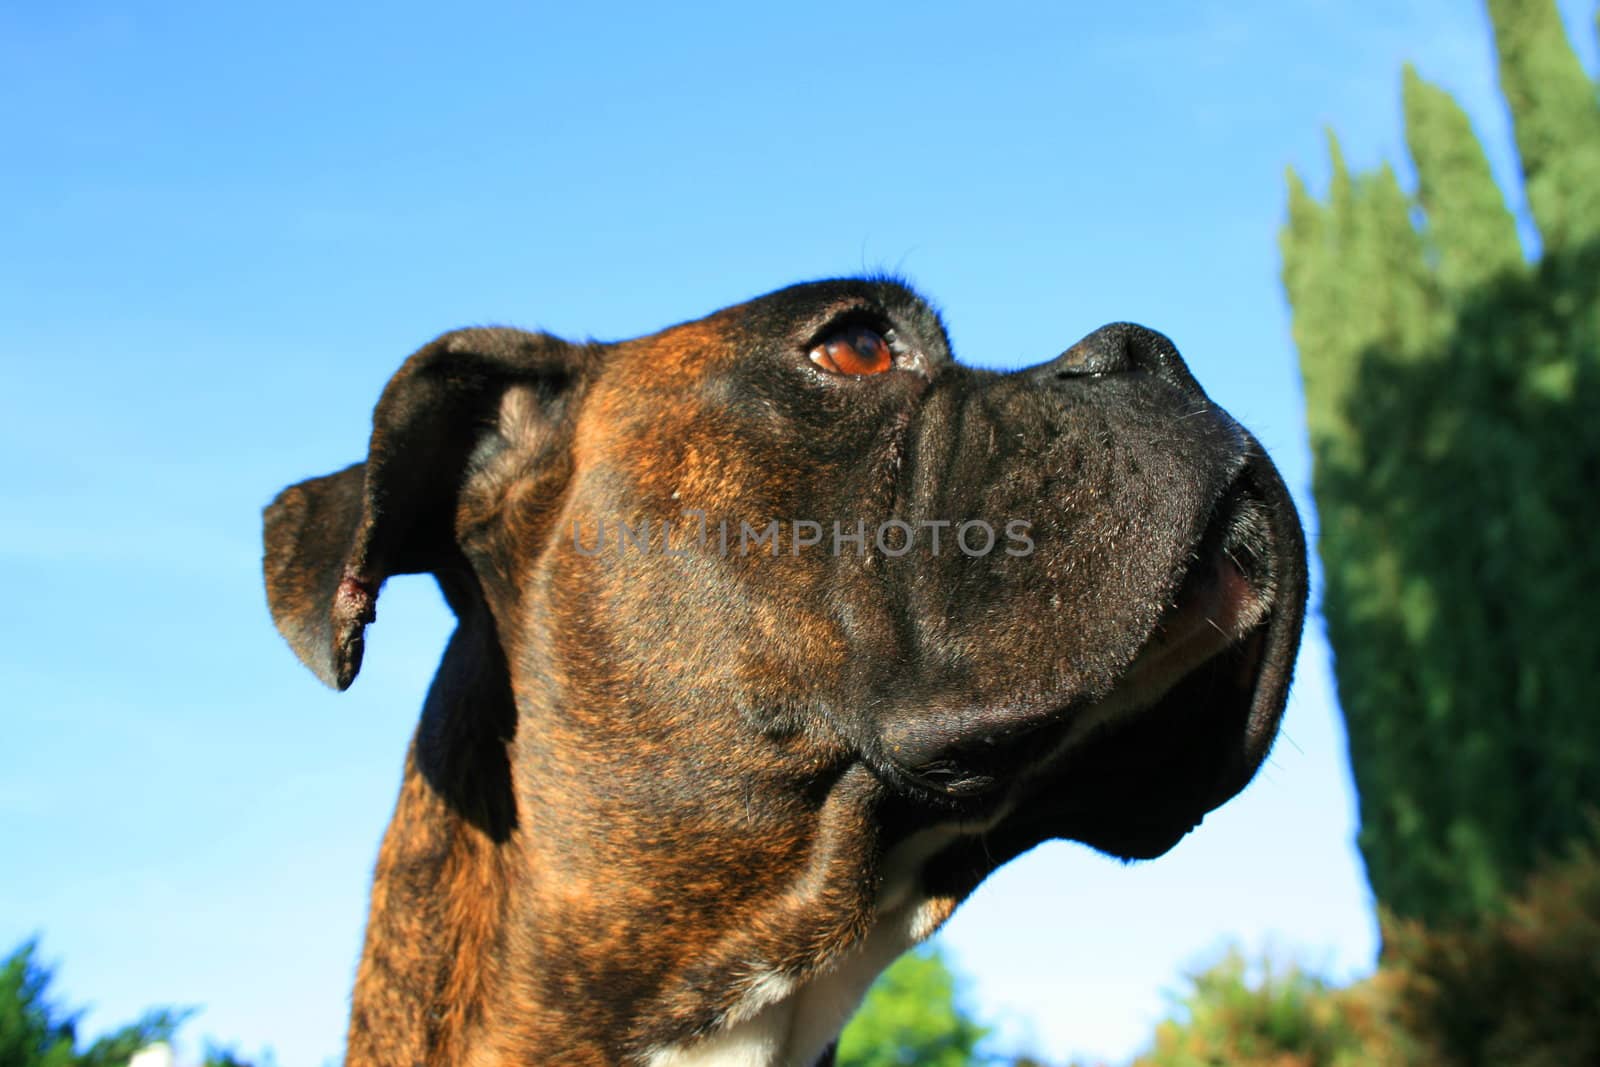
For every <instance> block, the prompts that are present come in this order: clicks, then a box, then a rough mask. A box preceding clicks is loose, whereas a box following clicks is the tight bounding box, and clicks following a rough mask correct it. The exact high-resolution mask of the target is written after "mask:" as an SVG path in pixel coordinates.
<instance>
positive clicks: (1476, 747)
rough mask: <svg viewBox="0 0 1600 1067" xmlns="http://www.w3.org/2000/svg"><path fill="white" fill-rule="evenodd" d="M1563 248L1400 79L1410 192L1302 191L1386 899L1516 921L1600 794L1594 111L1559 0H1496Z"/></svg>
mask: <svg viewBox="0 0 1600 1067" xmlns="http://www.w3.org/2000/svg"><path fill="white" fill-rule="evenodd" d="M1489 9H1490V15H1491V19H1492V22H1493V26H1494V31H1495V34H1496V37H1497V40H1498V53H1499V67H1500V84H1501V88H1502V92H1503V94H1504V96H1505V98H1506V101H1507V104H1508V106H1509V107H1510V108H1511V113H1512V120H1513V126H1514V129H1515V130H1516V137H1517V144H1518V148H1519V152H1520V156H1521V166H1522V179H1523V187H1524V190H1525V192H1526V196H1527V202H1528V204H1529V206H1530V209H1531V213H1532V222H1533V223H1534V224H1535V226H1536V228H1537V232H1538V235H1539V238H1540V243H1541V247H1542V253H1541V255H1540V257H1539V259H1538V260H1537V262H1533V263H1530V262H1529V261H1528V259H1527V257H1526V256H1525V255H1524V253H1523V250H1522V248H1521V244H1520V242H1519V239H1518V234H1517V226H1516V223H1515V220H1514V217H1513V215H1512V214H1511V212H1510V211H1509V210H1508V209H1507V207H1506V199H1505V197H1504V196H1503V195H1502V194H1501V191H1500V190H1499V188H1497V186H1496V185H1495V182H1494V179H1493V177H1492V175H1491V173H1490V170H1489V165H1488V160H1487V155H1486V153H1485V152H1484V149H1483V146H1482V144H1481V143H1480V142H1479V140H1478V138H1477V136H1476V135H1475V134H1474V133H1473V130H1472V126H1471V123H1470V122H1469V120H1468V119H1467V116H1466V114H1465V113H1464V112H1463V111H1462V109H1461V108H1460V107H1459V106H1458V105H1457V104H1456V102H1455V101H1454V100H1452V99H1451V98H1450V96H1449V95H1448V94H1447V93H1446V92H1444V91H1443V90H1442V89H1440V88H1438V87H1436V86H1433V85H1430V84H1429V83H1427V82H1426V81H1425V80H1424V79H1423V78H1422V77H1421V76H1420V75H1418V74H1417V73H1416V72H1415V71H1414V70H1411V69H1409V68H1408V69H1407V70H1406V71H1405V73H1404V76H1403V102H1404V109H1405V120H1406V141H1407V145H1408V148H1409V150H1410V154H1411V157H1412V162H1413V163H1414V165H1415V168H1416V172H1417V189H1416V193H1415V195H1414V196H1408V195H1407V194H1406V192H1405V191H1404V190H1403V189H1402V188H1401V186H1400V184H1399V182H1398V180H1397V178H1396V176H1395V174H1394V172H1393V170H1392V169H1391V168H1389V167H1383V168H1380V169H1379V170H1378V171H1377V172H1375V173H1369V174H1352V173H1351V172H1350V170H1349V168H1348V167H1347V166H1346V164H1345V162H1344V160H1343V158H1342V155H1341V154H1340V153H1339V151H1338V146H1337V142H1332V152H1333V176H1332V180H1331V183H1330V188H1329V192H1328V195H1327V199H1326V201H1319V200H1318V199H1317V198H1316V197H1314V196H1313V195H1312V194H1311V193H1310V192H1309V191H1308V190H1307V188H1306V186H1305V183H1304V182H1303V181H1302V180H1301V179H1300V178H1299V177H1298V176H1297V175H1295V174H1293V173H1291V174H1290V176H1289V218H1288V223H1287V225H1286V226H1285V227H1284V229H1283V232H1282V236H1281V249H1282V254H1283V279H1284V285H1285V288H1286V290H1287V293H1288V297H1289V300H1290V303H1291V305H1292V308H1293V328H1294V339H1295V344H1296V347H1297V348H1298V350H1299V355H1300V366H1301V371H1302V374H1303V377H1304V382H1305V393H1306V406H1307V423H1308V426H1309V429H1310V434H1311V443H1312V450H1313V456H1314V460H1315V467H1314V474H1313V487H1312V488H1313V492H1314V495H1315V497H1316V501H1317V510H1318V517H1319V526H1320V538H1319V551H1320V554H1321V559H1322V564H1323V575H1324V590H1323V600H1322V608H1323V616H1324V618H1325V620H1326V622H1327V627H1328V638H1329V642H1330V644H1331V645H1332V647H1333V651H1334V656H1335V677H1336V680H1337V683H1338V689H1339V700H1340V705H1341V709H1342V711H1343V713H1344V717H1345V722H1346V727H1347V730H1348V734H1349V739H1350V758H1351V764H1352V769H1353V771H1354V776H1355V781H1356V787H1357V792H1358V794H1359V798H1360V805H1361V835H1360V839H1359V844H1360V847H1361V851H1362V856H1363V859H1364V861H1365V863H1366V867H1367V874H1368V878H1369V880H1370V881H1371V883H1372V887H1373V891H1374V894H1375V895H1376V896H1377V898H1378V901H1379V902H1380V904H1383V905H1385V906H1387V907H1388V908H1389V909H1390V910H1392V911H1393V912H1395V913H1397V914H1399V915H1401V916H1406V917H1416V918H1421V919H1424V920H1428V921H1432V920H1439V919H1455V918H1464V917H1467V916H1471V915H1475V914H1479V913H1482V912H1484V911H1486V910H1491V909H1493V908H1495V907H1496V906H1497V905H1498V903H1499V901H1500V900H1501V899H1502V898H1503V896H1504V895H1505V894H1506V893H1507V892H1508V891H1511V890H1514V889H1515V888H1517V887H1518V886H1519V885H1520V884H1521V882H1522V880H1523V879H1524V878H1525V876H1526V875H1527V874H1528V873H1529V872H1530V871H1531V870H1532V869H1533V867H1534V866H1535V865H1536V864H1537V863H1538V862H1539V860H1540V859H1541V857H1543V856H1545V855H1548V854H1553V853H1556V852H1558V851H1560V850H1561V848H1562V846H1563V845H1564V843H1565V842H1566V841H1567V840H1568V839H1569V838H1571V837H1573V836H1575V835H1577V834H1578V833H1580V832H1581V831H1582V828H1583V826H1584V814H1583V812H1584V810H1585V809H1586V808H1594V807H1597V806H1600V618H1597V612H1596V609H1595V608H1594V606H1593V604H1592V601H1593V600H1594V599H1595V598H1596V596H1597V595H1600V548H1597V547H1596V546H1597V544H1600V541H1597V538H1596V528H1597V526H1600V232H1597V231H1600V105H1597V101H1596V93H1595V86H1594V85H1593V84H1592V83H1591V82H1590V81H1589V80H1588V79H1587V78H1586V77H1585V76H1584V75H1583V72H1582V69H1581V67H1580V66H1579V64H1578V61H1577V58H1576V56H1575V55H1574V54H1573V52H1572V50H1571V48H1570V46H1569V44H1568V42H1567V41H1566V38H1565V36H1564V34H1563V32H1562V28H1561V23H1560V19H1559V16H1558V14H1557V12H1556V8H1555V4H1554V2H1553V0H1490V2H1489Z"/></svg>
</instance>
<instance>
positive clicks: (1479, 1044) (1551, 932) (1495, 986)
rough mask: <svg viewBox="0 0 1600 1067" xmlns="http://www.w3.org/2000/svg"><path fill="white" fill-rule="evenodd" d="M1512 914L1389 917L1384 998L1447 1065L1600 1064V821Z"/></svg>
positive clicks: (1540, 876)
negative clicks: (1454, 923) (1440, 919)
mask: <svg viewBox="0 0 1600 1067" xmlns="http://www.w3.org/2000/svg"><path fill="white" fill-rule="evenodd" d="M1592 831H1593V832H1592V833H1591V834H1590V836H1589V839H1588V840H1584V841H1580V842H1578V843H1576V844H1574V846H1573V847H1572V849H1571V851H1570V853H1569V854H1568V856H1567V857H1566V858H1564V859H1563V860H1561V861H1559V862H1557V863H1553V864H1550V865H1548V866H1546V867H1543V868H1541V869H1540V870H1539V871H1538V872H1536V873H1535V874H1534V875H1533V877H1531V878H1530V879H1529V880H1528V883H1527V885H1526V886H1525V888H1524V889H1523V891H1522V892H1521V893H1520V894H1519V895H1518V896H1517V897H1516V898H1515V899H1513V900H1512V901H1510V902H1509V903H1508V905H1507V907H1506V908H1505V909H1504V911H1503V913H1495V914H1490V915H1486V916H1484V917H1482V918H1481V919H1479V920H1477V921H1474V922H1471V923H1468V924H1464V925H1462V926H1459V927H1452V928H1448V929H1445V930H1442V931H1441V930H1430V929H1428V928H1427V927H1425V926H1424V925H1423V924H1422V923H1420V922H1417V921H1416V920H1394V919H1390V920H1388V921H1387V922H1386V924H1385V927H1386V929H1385V939H1386V942H1387V944H1388V951H1387V954H1386V956H1385V962H1384V973H1383V975H1382V976H1381V977H1382V978H1383V980H1384V981H1385V983H1386V989H1385V991H1384V995H1385V996H1386V997H1388V999H1389V1000H1390V1002H1391V1003H1392V1004H1393V1007H1394V1012H1395V1015H1396V1018H1397V1020H1398V1023H1399V1025H1400V1026H1402V1027H1403V1028H1404V1029H1405V1031H1406V1032H1407V1033H1409V1034H1411V1035H1412V1036H1413V1037H1414V1038H1415V1040H1416V1041H1417V1042H1418V1043H1419V1045H1420V1046H1421V1047H1422V1049H1423V1050H1424V1052H1425V1054H1424V1055H1423V1056H1422V1058H1421V1062H1424V1063H1428V1064H1432V1065H1437V1067H1490V1065H1493V1067H1568V1065H1571V1064H1579V1063H1600V821H1597V822H1595V823H1594V824H1592Z"/></svg>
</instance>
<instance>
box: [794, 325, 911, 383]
mask: <svg viewBox="0 0 1600 1067" xmlns="http://www.w3.org/2000/svg"><path fill="white" fill-rule="evenodd" d="M810 356H811V362H813V363H815V364H816V365H817V366H819V367H821V368H822V369H823V370H825V371H827V372H828V373H829V374H849V375H854V376H855V377H861V376H863V375H867V374H882V373H883V372H884V371H886V370H889V369H891V368H892V367H893V366H894V353H893V352H891V351H889V342H887V341H885V340H884V339H883V337H882V336H880V335H879V334H878V332H877V331H876V330H871V329H868V328H867V327H865V326H849V327H846V328H845V329H842V330H839V331H838V332H836V333H832V334H829V335H828V336H827V337H825V338H823V340H822V343H821V344H819V345H817V347H815V348H813V349H812V350H811V352H810Z"/></svg>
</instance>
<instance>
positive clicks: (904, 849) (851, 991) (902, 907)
mask: <svg viewBox="0 0 1600 1067" xmlns="http://www.w3.org/2000/svg"><path fill="white" fill-rule="evenodd" d="M959 833H960V831H958V830H956V829H953V828H945V827H939V828H935V829H931V830H923V831H920V832H919V833H917V834H914V835H913V836H911V837H910V838H908V839H907V840H905V841H904V842H902V843H901V844H899V845H898V846H896V847H895V848H894V850H893V851H891V852H890V854H889V855H888V857H887V858H886V859H885V861H884V875H883V884H882V888H881V889H880V891H879V893H878V905H877V922H876V923H875V924H874V925H873V928H872V932H871V933H869V934H868V935H867V936H866V938H864V939H863V940H862V942H861V943H860V944H859V945H857V946H856V947H855V948H854V949H852V950H851V951H850V952H849V953H847V954H845V955H844V956H842V957H840V958H839V959H838V960H836V961H835V962H834V964H833V966H831V967H830V968H828V969H827V970H825V971H823V972H821V973H819V974H817V975H815V976H813V977H812V978H811V979H810V980H809V981H807V982H805V983H803V984H799V983H796V982H794V981H792V980H791V979H787V978H784V977H782V976H780V975H776V974H774V975H770V976H768V977H766V978H763V979H761V980H759V981H757V982H755V983H753V984H752V985H751V987H750V990H749V992H748V993H747V994H746V995H745V998H744V1000H743V1001H742V1002H741V1003H740V1005H739V1006H738V1007H737V1008H735V1009H734V1011H733V1012H731V1013H730V1014H729V1019H728V1025H727V1026H726V1027H725V1028H724V1029H722V1030H720V1031H718V1032H717V1033H715V1034H712V1035H711V1036H709V1037H705V1038H702V1039H700V1040H698V1041H695V1042H693V1043H692V1044H687V1045H678V1046H673V1047H671V1048H664V1049H660V1050H659V1051H657V1052H656V1053H654V1054H653V1055H652V1056H651V1057H650V1059H649V1060H648V1061H647V1062H648V1065H649V1067H810V1065H811V1064H813V1063H815V1062H816V1060H817V1058H818V1057H819V1056H821V1055H822V1052H823V1050H824V1049H826V1048H827V1047H828V1045H829V1044H830V1043H831V1042H832V1041H833V1040H834V1039H835V1038H837V1037H838V1036H839V1031H840V1030H841V1029H843V1028H844V1024H845V1022H846V1021H848V1020H849V1018H850V1016H851V1014H852V1013H854V1012H855V1010H856V1006H857V1005H859V1004H860V1003H861V998H862V996H864V995H865V994H866V991H867V987H868V986H870V985H871V984H872V982H873V979H875V978H877V977H878V975H879V974H881V973H882V972H883V969H884V968H885V967H887V966H889V964H891V963H893V962H894V960H895V958H896V957H898V956H899V955H900V954H901V953H902V952H904V951H906V950H907V949H908V948H910V947H911V946H913V945H915V944H917V943H918V942H920V941H923V940H924V939H926V938H927V937H928V935H930V934H932V933H933V931H934V930H936V929H937V928H938V927H939V924H940V923H942V922H943V921H944V920H945V919H946V918H947V917H948V916H949V914H950V910H951V907H952V902H950V901H947V900H930V899H928V898H926V897H923V896H921V895H919V893H918V890H917V887H918V875H919V874H920V873H921V871H922V866H923V864H925V863H926V862H927V861H928V859H929V858H930V857H932V856H933V855H934V853H936V852H938V851H939V850H940V849H941V848H943V847H944V846H945V845H946V844H948V843H949V842H950V841H951V840H953V839H954V838H955V837H957V836H958V835H959Z"/></svg>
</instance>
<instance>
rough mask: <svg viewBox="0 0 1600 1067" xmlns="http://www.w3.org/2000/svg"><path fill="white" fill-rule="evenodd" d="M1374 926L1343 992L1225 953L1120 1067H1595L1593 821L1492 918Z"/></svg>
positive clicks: (1598, 834)
mask: <svg viewBox="0 0 1600 1067" xmlns="http://www.w3.org/2000/svg"><path fill="white" fill-rule="evenodd" d="M1383 924H1384V939H1385V945H1386V948H1385V953H1384V958H1383V963H1382V966H1381V967H1380V968H1379V970H1378V973H1377V974H1376V975H1374V976H1373V977H1371V978H1369V979H1367V980H1365V981H1362V982H1357V983H1355V984H1353V985H1350V986H1347V987H1345V988H1339V987H1336V986H1335V985H1333V984H1332V983H1330V982H1328V981H1327V980H1326V979H1324V978H1322V977H1319V976H1317V975H1315V974H1313V973H1311V972H1309V971H1307V970H1305V969H1303V968H1300V967H1297V966H1288V967H1284V966H1275V965H1274V964H1272V963H1271V962H1270V961H1265V962H1262V963H1259V964H1255V965H1250V964H1247V963H1246V961H1245V959H1244V957H1243V956H1241V955H1240V954H1239V952H1238V951H1237V950H1233V951H1230V952H1228V953H1227V954H1226V955H1225V956H1224V957H1223V958H1222V959H1221V960H1220V961H1219V962H1217V963H1216V964H1214V965H1212V966H1211V967H1208V968H1206V969H1204V970H1201V971H1199V972H1198V973H1195V974H1192V975H1190V976H1189V979H1188V983H1189V988H1188V990H1187V992H1185V993H1184V994H1183V995H1182V996H1180V997H1179V998H1177V1000H1176V1003H1175V1005H1174V1008H1173V1012H1172V1015H1171V1017H1170V1018H1169V1019H1168V1020H1167V1021H1165V1022H1163V1023H1161V1024H1160V1025H1159V1026H1158V1027H1157V1030H1156V1036H1155V1042H1154V1047H1153V1048H1152V1049H1151V1051H1150V1052H1148V1053H1146V1054H1145V1055H1144V1056H1143V1057H1141V1058H1140V1059H1138V1060H1136V1061H1135V1063H1134V1065H1133V1067H1572V1065H1574V1064H1592V1063H1600V1001H1597V999H1596V998H1597V996H1600V818H1596V819H1594V820H1593V821H1591V823H1590V827H1589V830H1588V832H1587V835H1586V837H1585V838H1580V839H1579V840H1578V841H1577V842H1576V843H1574V844H1573V845H1572V847H1571V848H1570V850H1569V852H1568V854H1567V856H1566V857H1564V858H1563V859H1561V860H1559V861H1556V862H1552V863H1548V864H1545V865H1542V866H1541V867H1540V868H1539V869H1538V870H1537V871H1536V872H1535V873H1534V874H1533V875H1532V876H1531V877H1530V878H1529V879H1528V880H1527V881H1526V883H1525V884H1524V886H1523V887H1522V888H1521V890H1520V891H1519V892H1518V893H1516V894H1515V895H1513V896H1511V897H1510V898H1509V899H1508V900H1507V901H1506V902H1505V906H1504V907H1503V908H1500V909H1496V910H1494V911H1491V912H1487V913H1485V914H1483V915H1481V916H1478V917H1475V918H1473V919H1469V920H1463V921H1460V922H1457V923H1452V924H1448V925H1444V926H1435V927H1429V926H1427V925H1425V924H1424V923H1422V922H1421V921H1419V920H1416V919H1397V918H1394V917H1393V916H1392V915H1387V914H1386V915H1385V916H1384V919H1383Z"/></svg>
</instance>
